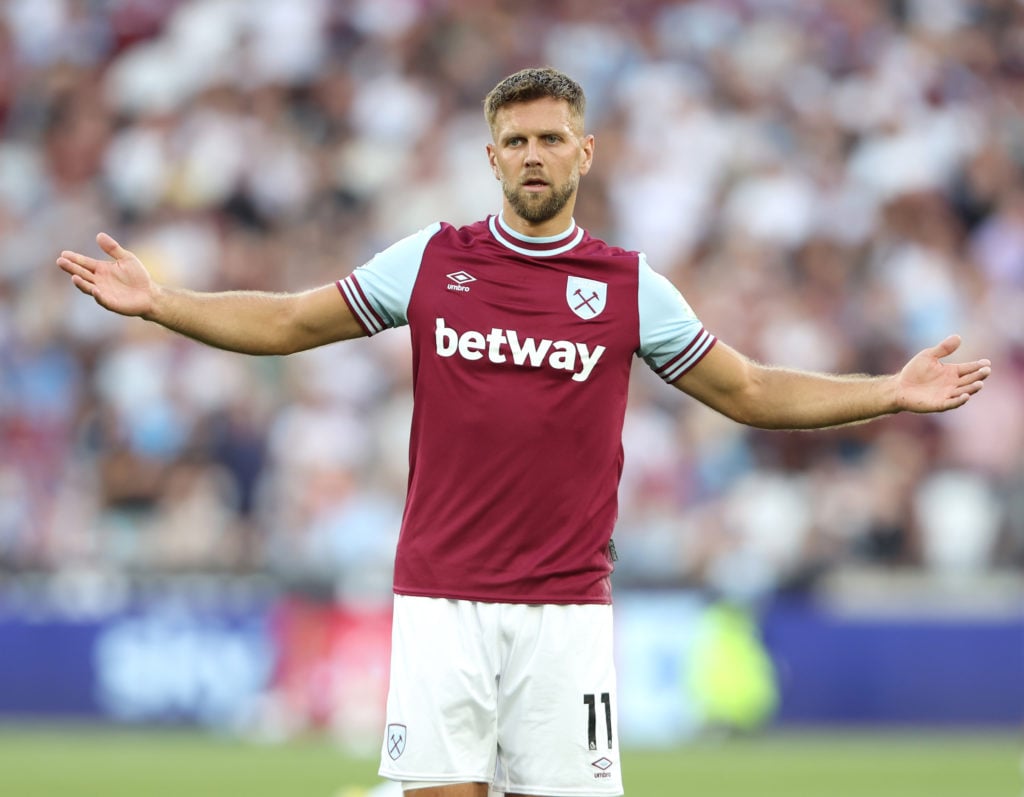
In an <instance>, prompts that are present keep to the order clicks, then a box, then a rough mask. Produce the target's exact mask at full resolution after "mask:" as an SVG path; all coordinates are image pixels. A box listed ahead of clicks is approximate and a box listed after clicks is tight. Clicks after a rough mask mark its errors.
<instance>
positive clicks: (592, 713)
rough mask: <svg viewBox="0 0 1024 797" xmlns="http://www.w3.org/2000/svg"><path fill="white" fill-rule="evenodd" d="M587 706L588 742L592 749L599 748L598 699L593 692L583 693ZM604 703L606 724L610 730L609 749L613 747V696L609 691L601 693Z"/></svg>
mask: <svg viewBox="0 0 1024 797" xmlns="http://www.w3.org/2000/svg"><path fill="white" fill-rule="evenodd" d="M583 702H584V703H585V704H586V706H587V743H588V744H589V746H590V749H591V750H596V749H597V700H596V695H594V694H593V693H592V692H591V693H589V694H585V695H583ZM601 702H602V703H603V704H604V726H605V728H606V729H607V731H608V749H609V750H611V749H612V696H611V695H610V694H609V693H608V692H602V693H601Z"/></svg>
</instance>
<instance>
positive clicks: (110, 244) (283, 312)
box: [57, 233, 366, 354]
mask: <svg viewBox="0 0 1024 797" xmlns="http://www.w3.org/2000/svg"><path fill="white" fill-rule="evenodd" d="M96 242H97V243H98V244H99V246H100V248H101V249H103V251H104V252H106V253H107V255H109V256H110V258H111V259H110V260H97V259H95V258H92V257H89V256H87V255H83V254H79V253H78V252H70V251H64V252H61V255H60V257H59V258H58V259H57V265H58V266H60V267H61V268H62V269H63V270H64V271H66V272H67V273H68V274H70V275H71V281H72V282H73V283H74V285H75V287H76V288H78V289H79V290H80V291H82V293H85V294H87V295H89V296H92V297H93V299H95V300H96V302H97V304H99V305H101V306H102V307H105V308H106V309H108V310H111V311H113V312H115V313H120V314H121V315H127V316H139V317H141V318H145V319H147V320H149V321H154V322H156V323H157V324H160V325H162V326H165V327H167V328H168V329H171V330H174V331H175V332H180V333H181V334H182V335H187V336H188V337H190V338H195V339H196V340H198V341H202V342H203V343H206V344H209V345H210V346H216V347H217V348H219V349H227V350H229V351H237V352H242V353H245V354H290V353H292V352H296V351H303V350H305V349H311V348H313V347H315V346H322V345H324V344H326V343H333V342H335V341H339V340H347V339H350V338H356V337H360V336H362V335H365V334H366V333H365V332H364V331H363V328H362V327H361V326H360V325H359V323H358V322H357V321H356V319H355V317H354V316H353V315H352V312H351V311H350V310H349V307H348V305H347V304H346V303H345V301H344V299H342V297H341V293H340V292H339V291H338V289H337V287H336V286H335V285H333V284H331V285H325V286H322V287H320V288H314V289H313V290H310V291H305V292H303V293H263V292H259V291H228V292H223V293H197V292H195V291H187V290H180V289H176V288H167V287H164V286H161V285H158V284H157V283H156V282H154V281H153V279H152V278H151V277H150V275H149V272H148V271H146V268H145V267H144V266H143V265H142V263H141V261H139V259H138V258H137V257H136V256H135V255H134V254H132V253H131V252H129V251H128V250H127V249H125V248H124V247H122V246H121V245H120V244H119V243H117V241H115V240H114V239H113V238H111V237H110V236H109V235H107V234H106V233H100V234H99V235H98V236H96Z"/></svg>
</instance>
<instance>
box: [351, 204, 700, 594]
mask: <svg viewBox="0 0 1024 797" xmlns="http://www.w3.org/2000/svg"><path fill="white" fill-rule="evenodd" d="M338 287H339V289H340V291H341V294H342V296H343V297H344V299H345V301H346V302H347V303H348V305H349V307H350V308H351V310H352V312H353V313H354V314H355V316H356V318H357V319H358V320H359V322H360V323H361V324H362V326H363V328H364V329H365V331H366V333H367V334H368V335H375V334H377V333H379V332H382V331H383V330H385V329H388V328H389V327H397V326H401V325H405V324H408V326H409V328H410V333H411V340H412V347H413V359H412V367H413V416H412V428H411V435H410V452H409V484H408V495H407V499H406V506H405V513H404V517H403V520H402V529H401V533H400V536H399V542H398V550H397V553H396V559H395V577H394V578H395V580H394V588H395V591H396V592H397V593H400V594H406V595H421V596H432V597H445V598H456V599H464V600H479V601H499V602H514V603H608V602H610V601H611V587H610V574H611V570H612V562H611V558H610V556H609V552H608V545H609V540H610V539H611V535H612V529H613V526H614V524H615V519H616V512H617V491H618V485H619V478H620V475H621V472H622V464H623V453H622V425H623V419H624V414H625V410H626V396H627V392H628V386H629V371H630V367H631V364H632V361H633V358H634V357H636V356H639V357H641V358H643V359H644V360H645V361H646V362H647V363H648V364H649V365H650V367H651V368H653V369H654V370H655V372H656V373H657V374H659V375H660V376H661V377H662V379H664V380H665V381H666V382H672V381H674V380H676V379H677V378H679V377H680V376H681V375H682V374H684V373H686V371H687V370H688V369H690V368H692V367H693V366H694V365H695V364H696V363H697V362H698V361H699V360H700V359H701V358H702V357H703V356H704V355H705V354H706V353H707V352H708V351H709V350H710V348H711V347H712V346H713V345H714V342H715V338H714V337H713V336H712V335H711V334H710V333H709V332H707V331H706V330H705V329H704V328H703V327H702V325H701V323H700V321H699V320H698V319H697V317H696V316H695V315H694V313H693V311H692V310H691V309H690V307H689V306H688V305H687V303H686V302H685V301H684V299H683V297H682V296H681V295H680V293H679V292H678V291H677V290H676V289H675V287H673V286H672V284H671V283H670V282H669V281H668V280H667V279H665V278H664V277H662V276H660V275H659V274H657V273H656V272H654V271H653V270H652V269H651V268H650V267H649V266H648V264H647V262H646V260H645V258H644V256H643V254H641V253H638V252H632V251H626V250H623V249H619V248H616V247H612V246H609V245H607V244H606V243H604V242H602V241H600V240H598V239H596V238H594V237H591V236H590V235H589V234H588V233H587V232H586V231H584V230H583V229H582V228H580V227H578V226H577V225H576V224H575V222H573V223H572V224H571V225H570V227H569V229H568V230H566V231H565V232H564V233H563V234H561V235H557V236H552V237H547V238H529V237H525V236H523V235H521V234H518V233H516V232H514V231H513V230H511V229H510V228H509V227H507V226H506V225H505V223H504V222H503V220H502V219H501V216H500V215H498V216H491V217H489V218H487V219H486V220H484V221H480V222H477V223H475V224H471V225H468V226H465V227H454V226H452V225H449V224H445V223H437V224H434V225H432V226H430V227H427V228H425V229H423V230H421V231H420V232H418V233H416V234H414V235H411V236H409V237H408V238H405V239H403V240H402V241H399V242H398V243H396V244H394V245H393V246H391V247H390V248H388V249H386V250H385V251H383V252H381V253H380V254H378V255H377V256H375V257H374V258H373V259H372V260H370V261H369V262H368V263H367V264H365V265H363V266H360V267H359V268H357V269H356V270H355V271H354V272H353V273H352V274H350V275H349V276H348V277H346V278H345V279H342V280H339V282H338Z"/></svg>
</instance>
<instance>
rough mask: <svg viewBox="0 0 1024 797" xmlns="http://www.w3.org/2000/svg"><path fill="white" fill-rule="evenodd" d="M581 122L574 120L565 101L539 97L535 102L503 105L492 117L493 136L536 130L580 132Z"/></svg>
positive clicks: (527, 101) (528, 101)
mask: <svg viewBox="0 0 1024 797" xmlns="http://www.w3.org/2000/svg"><path fill="white" fill-rule="evenodd" d="M581 128H582V124H581V120H579V119H576V118H574V116H573V113H572V111H571V110H570V108H569V103H568V102H566V101H565V100H559V99H555V98H554V97H541V98H539V99H536V100H526V101H524V102H513V103H509V104H508V105H503V106H502V107H501V108H499V109H498V112H497V113H496V114H495V115H494V131H493V132H494V135H495V137H496V138H497V137H498V136H499V135H501V134H506V133H510V132H517V133H526V132H530V131H536V130H570V131H573V132H576V133H580V132H582V130H581Z"/></svg>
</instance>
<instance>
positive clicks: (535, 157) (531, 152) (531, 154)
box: [525, 140, 541, 166]
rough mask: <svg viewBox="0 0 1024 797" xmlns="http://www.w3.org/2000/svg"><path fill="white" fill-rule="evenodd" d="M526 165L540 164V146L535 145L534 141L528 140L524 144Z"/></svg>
mask: <svg viewBox="0 0 1024 797" xmlns="http://www.w3.org/2000/svg"><path fill="white" fill-rule="evenodd" d="M525 164H526V165H527V166H540V165H541V159H540V148H539V147H538V146H537V142H536V141H532V140H531V141H529V142H528V143H527V145H526V161H525Z"/></svg>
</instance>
